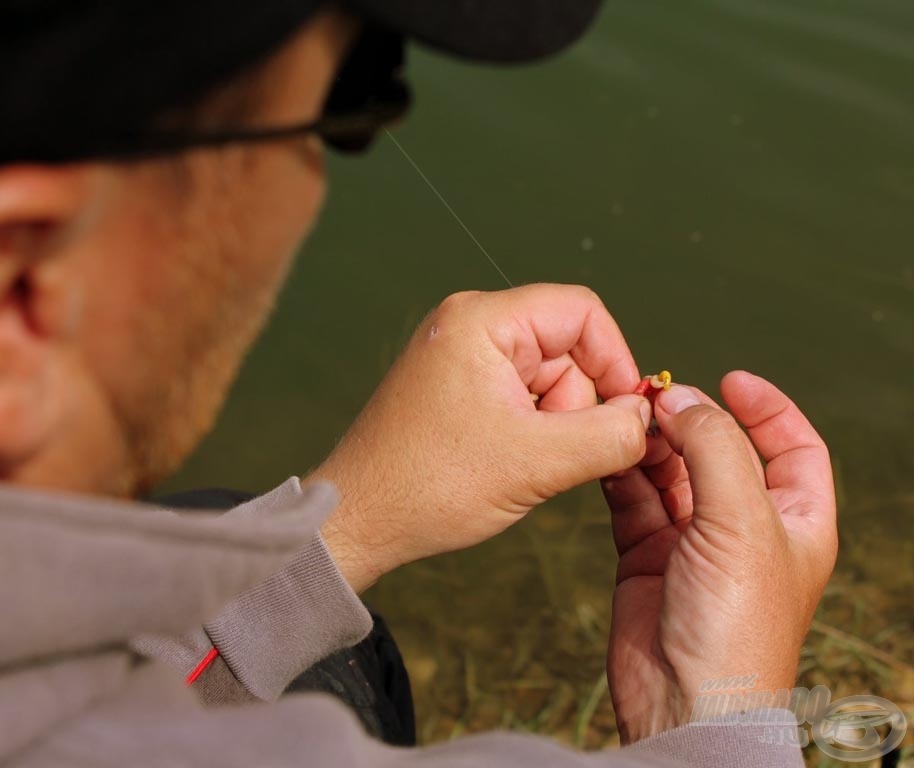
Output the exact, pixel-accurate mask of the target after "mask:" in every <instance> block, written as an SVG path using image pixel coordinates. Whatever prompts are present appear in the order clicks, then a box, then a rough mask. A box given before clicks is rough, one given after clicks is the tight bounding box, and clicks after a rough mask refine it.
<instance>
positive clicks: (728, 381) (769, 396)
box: [720, 371, 834, 505]
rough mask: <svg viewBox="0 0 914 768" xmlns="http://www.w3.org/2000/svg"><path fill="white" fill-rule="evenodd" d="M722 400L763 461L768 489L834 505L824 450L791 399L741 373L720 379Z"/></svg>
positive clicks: (811, 427) (817, 435) (757, 378)
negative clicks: (822, 499) (789, 491)
mask: <svg viewBox="0 0 914 768" xmlns="http://www.w3.org/2000/svg"><path fill="white" fill-rule="evenodd" d="M720 389H721V394H722V395H723V398H724V402H726V404H727V406H728V407H729V408H730V410H731V411H732V412H733V415H734V416H735V417H736V418H737V420H738V421H739V422H740V423H742V424H743V425H744V426H745V427H746V431H747V432H748V433H749V437H750V439H751V440H752V442H753V444H754V445H755V447H756V449H757V450H758V452H759V453H760V454H761V455H762V458H763V459H764V460H765V461H766V462H767V466H766V467H765V479H766V482H767V485H768V487H769V488H770V489H775V488H791V489H797V490H801V491H804V492H806V493H809V494H812V495H814V496H818V497H823V496H824V497H826V498H827V499H828V500H829V501H830V502H831V504H832V505H834V482H833V478H832V471H831V461H830V460H829V456H828V448H827V447H826V445H825V442H824V441H823V440H822V438H821V437H820V436H819V433H818V432H816V430H815V429H814V428H813V426H812V424H810V423H809V421H808V419H807V418H806V417H805V416H804V415H803V414H802V413H801V412H800V409H799V408H797V406H796V405H795V404H794V402H793V401H792V400H791V399H790V398H789V397H787V395H785V394H784V393H783V392H781V391H780V390H779V389H777V387H775V386H774V385H773V384H770V383H769V382H767V381H766V380H765V379H763V378H761V377H759V376H754V375H753V374H751V373H748V372H746V371H733V372H732V373H728V374H727V375H726V376H725V377H724V379H723V381H721V386H720Z"/></svg>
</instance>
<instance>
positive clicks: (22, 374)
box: [0, 0, 595, 495]
mask: <svg viewBox="0 0 914 768" xmlns="http://www.w3.org/2000/svg"><path fill="white" fill-rule="evenodd" d="M364 2H365V3H366V4H367V5H369V6H371V5H379V7H384V8H387V7H388V6H389V7H391V8H393V9H395V12H396V9H397V8H398V7H400V12H402V13H406V14H412V15H413V16H415V17H417V16H416V15H417V11H416V7H420V6H419V5H417V4H416V3H413V2H409V1H408V0H404V1H403V2H400V3H397V2H391V3H387V4H379V3H377V2H374V0H364ZM454 5H455V6H458V5H469V6H472V5H474V4H472V3H470V4H466V3H456V2H455V3H454ZM413 6H415V7H413ZM581 6H582V8H583V9H584V10H582V11H580V12H579V14H578V15H579V16H580V19H579V20H578V21H576V22H575V23H576V24H577V29H576V30H575V31H574V34H572V33H571V32H569V31H567V30H566V32H565V33H564V35H565V37H567V39H565V40H559V39H556V40H554V41H552V42H549V41H544V40H542V39H539V38H537V39H536V40H535V46H534V47H535V49H536V50H535V51H534V48H533V47H531V51H532V52H535V53H536V54H542V53H545V52H548V51H549V50H554V49H556V48H557V47H559V45H561V44H563V43H564V42H568V41H570V39H573V37H574V36H575V35H576V34H577V33H578V32H579V31H580V28H581V27H583V26H585V25H586V21H588V20H589V18H590V16H592V13H593V8H594V7H595V3H594V2H585V1H584V0H582V2H581ZM0 11H2V9H0ZM585 11H586V12H585ZM385 12H386V11H385ZM429 13H430V14H431V16H434V12H433V11H429ZM462 13H463V15H464V17H465V18H467V19H469V18H471V17H470V16H467V15H466V14H467V12H466V9H464V10H463V11H462ZM543 13H544V19H545V18H546V17H548V16H549V15H550V13H551V11H549V12H543ZM417 18H419V17H417ZM455 18H456V17H455ZM421 20H422V21H425V18H424V17H422V19H421ZM388 21H390V20H388ZM432 21H434V19H432ZM426 26H427V27H428V29H426V30H425V31H424V32H417V34H423V35H424V36H425V37H426V38H427V39H429V40H431V41H432V42H439V41H437V40H435V36H436V35H439V36H440V35H441V34H445V35H447V34H450V33H451V32H452V30H451V29H450V28H449V27H448V26H447V25H445V26H442V27H440V29H439V27H436V25H435V24H434V23H433V24H430V25H429V24H426ZM439 26H440V25H439ZM489 26H491V25H489ZM547 26H548V25H547ZM553 26H554V25H553ZM483 28H485V27H483ZM362 29H363V23H362V22H361V21H359V19H358V17H357V16H355V15H353V14H352V13H351V12H349V11H342V10H338V9H336V8H335V7H329V6H326V7H323V8H322V9H320V10H317V11H315V12H313V13H311V14H310V15H309V17H308V18H307V20H306V21H305V22H304V23H303V24H302V25H301V26H300V28H298V29H297V31H296V32H294V34H292V35H291V36H289V35H288V33H287V32H286V33H284V35H283V40H284V42H282V43H281V45H279V46H278V48H277V49H276V50H275V51H274V52H273V53H271V54H270V55H269V56H268V57H267V58H266V59H262V58H261V59H259V60H258V61H257V63H255V64H253V65H251V66H247V67H244V68H243V69H242V71H241V73H240V74H238V73H236V74H234V75H233V76H232V78H231V80H230V82H228V84H227V85H226V84H224V83H221V84H215V85H214V87H213V88H210V89H208V90H207V91H206V92H205V94H203V95H202V96H200V97H199V98H197V99H196V100H195V101H194V103H193V104H192V105H191V106H190V107H189V108H188V107H186V105H182V106H181V108H180V109H173V110H168V109H163V110H159V111H158V112H157V113H156V114H155V116H154V117H155V120H156V121H157V127H163V126H164V127H165V128H166V129H168V130H176V129H181V130H188V131H190V132H194V131H196V132H197V133H199V134H201V135H206V134H207V132H210V133H212V132H214V131H215V132H218V131H219V130H221V129H223V128H224V127H225V126H232V127H238V126H239V125H240V126H242V127H248V128H254V129H256V128H265V127H266V128H269V127H275V126H285V125H294V124H303V123H308V122H311V121H314V120H316V119H317V118H319V117H320V116H321V114H322V110H323V109H324V107H325V102H326V100H327V95H328V93H329V92H330V90H331V86H332V84H333V82H334V78H335V76H336V75H337V73H338V71H339V68H340V65H341V62H342V61H343V60H344V58H345V56H346V54H347V52H348V51H349V50H350V49H351V48H352V47H353V45H354V43H355V42H356V41H357V40H358V38H359V35H360V31H361V30H362ZM480 34H481V33H480ZM502 37H504V34H503V35H502ZM441 44H443V43H441ZM532 45H533V44H532V43H531V46H532ZM450 47H451V49H452V50H458V51H459V46H455V45H453V44H451V45H450ZM469 52H470V53H474V54H475V51H469ZM480 55H484V54H482V53H480ZM488 57H489V58H493V56H491V55H490V56H488ZM505 58H511V56H506V57H505ZM111 66H117V62H111ZM18 87H19V86H18V85H17V88H18ZM81 87H85V88H91V87H92V84H91V83H83V84H82V85H81ZM19 91H20V92H21V88H19ZM36 98H39V99H40V95H37V96H36ZM108 106H109V109H108V111H107V113H111V114H116V113H117V110H118V106H119V105H118V104H117V103H112V104H110V105H108ZM107 113H106V114H107ZM46 127H47V126H46V125H43V126H42V130H41V131H39V133H42V132H44V133H46V132H47V131H46V130H45V129H46ZM100 130H101V129H100ZM86 136H87V137H88V139H89V140H92V139H93V138H94V137H93V135H92V134H91V132H86ZM18 141H19V137H14V141H12V142H11V143H10V146H13V147H14V148H15V147H18V146H19V145H18V144H17V142H18ZM23 141H24V143H23V144H22V146H26V147H28V146H30V145H29V137H28V136H25V138H24V139H23ZM0 144H3V137H2V134H0ZM62 145H67V142H66V141H64V142H63V144H62ZM67 146H68V145H67ZM6 149H7V147H6V146H0V481H4V482H12V483H19V484H24V485H31V486H41V487H48V488H65V489H69V490H76V491H85V492H93V493H106V494H115V495H130V494H134V493H136V492H138V491H141V490H144V489H147V488H149V487H150V486H152V485H153V484H155V483H156V482H157V481H159V480H160V479H162V478H163V477H164V476H166V475H167V474H168V473H170V472H171V471H173V470H174V469H175V468H176V466H177V465H178V464H179V463H180V462H181V460H182V459H183V458H184V457H185V456H186V455H187V454H188V453H189V451H190V450H191V449H192V448H193V447H194V445H195V444H196V443H197V441H198V440H199V439H200V437H201V436H202V435H203V434H204V433H205V432H206V430H207V429H208V428H209V427H210V425H211V424H212V422H213V419H214V418H215V415H216V413H217V411H218V409H219V406H220V405H221V403H222V401H223V400H224V398H225V395H226V392H227V390H228V387H229V385H230V384H231V381H232V379H233V377H234V375H235V373H236V371H237V369H238V367H239V364H240V362H241V359H242V357H243V355H244V352H245V350H246V349H247V348H248V346H249V345H250V344H251V342H252V341H253V339H254V338H255V337H256V335H257V333H258V331H259V330H260V328H261V327H262V325H263V323H264V321H265V319H266V317H267V316H268V314H269V311H270V308H271V306H272V303H273V301H274V299H275V296H276V294H277V292H278V290H279V288H280V286H281V284H282V281H283V278H284V276H285V274H286V272H287V270H288V267H289V263H290V259H291V256H292V254H293V253H294V251H295V249H296V246H297V245H298V244H299V243H300V241H301V239H302V238H303V237H304V236H305V234H306V233H307V231H308V229H309V228H310V227H311V225H312V224H313V222H314V219H315V217H316V215H317V213H318V210H319V208H320V205H321V202H322V199H323V195H324V171H323V160H322V146H321V141H320V139H319V138H318V137H317V136H314V135H310V136H305V137H304V138H302V137H298V138H294V139H285V140H277V141H270V142H251V143H247V142H231V143H227V144H225V145H223V146H218V147H211V146H210V147H202V148H197V149H188V150H185V151H181V152H175V153H172V154H170V155H162V154H156V155H152V156H150V157H147V158H145V159H143V158H134V159H132V160H127V161H125V160H124V159H123V158H117V159H112V158H105V157H103V156H102V157H99V156H97V153H91V152H90V153H88V154H87V156H86V157H80V156H79V154H78V152H77V153H76V154H75V155H74V156H73V161H72V162H59V160H60V158H57V157H54V159H53V161H46V160H45V159H44V157H43V156H42V154H41V153H42V151H43V149H42V148H41V147H39V150H38V154H37V155H36V156H35V157H32V156H30V155H29V154H28V152H26V154H25V155H24V156H23V157H21V158H19V157H17V156H15V154H14V156H13V158H12V159H9V158H8V157H7V156H6V155H5V154H4V150H6ZM77 149H78V148H77ZM54 151H55V148H54V147H51V148H50V155H49V156H53V155H54ZM68 151H69V150H68ZM63 159H64V160H66V159H67V158H66V157H65V158H63Z"/></svg>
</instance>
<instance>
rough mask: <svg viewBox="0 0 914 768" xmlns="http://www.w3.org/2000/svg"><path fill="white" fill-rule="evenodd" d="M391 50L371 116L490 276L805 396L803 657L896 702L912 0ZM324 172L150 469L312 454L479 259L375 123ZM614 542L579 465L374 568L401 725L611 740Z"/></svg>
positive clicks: (716, 373) (912, 701)
mask: <svg viewBox="0 0 914 768" xmlns="http://www.w3.org/2000/svg"><path fill="white" fill-rule="evenodd" d="M409 71H410V73H411V80H412V82H413V84H414V86H415V90H416V93H417V94H418V99H417V105H416V109H415V112H414V114H413V115H412V116H411V118H410V119H409V120H408V121H407V123H406V124H405V125H404V126H403V127H402V128H399V129H397V131H396V134H395V135H396V137H397V140H398V141H399V142H400V143H401V144H402V146H403V147H404V149H405V150H406V151H407V152H408V153H409V155H410V156H411V157H412V158H413V159H414V161H415V162H416V163H417V164H418V166H419V167H420V168H421V169H422V171H423V172H424V173H425V174H426V175H427V176H428V177H429V178H430V179H431V180H432V182H433V183H434V184H435V186H436V187H437V188H438V189H439V190H440V192H441V194H442V195H443V196H444V197H445V198H446V199H447V201H448V202H449V203H450V205H451V206H453V208H454V209H455V210H456V211H457V212H458V213H459V215H460V217H461V218H462V219H463V220H464V222H465V223H466V225H467V226H468V227H469V229H470V230H471V231H472V232H473V233H474V235H475V236H476V237H477V238H478V239H479V240H480V241H481V242H482V243H483V244H484V246H485V247H486V249H487V250H488V251H489V252H490V253H491V254H492V256H493V258H494V259H495V261H496V262H497V263H498V264H499V266H500V267H501V268H502V269H503V270H504V272H505V274H506V275H507V276H508V277H509V278H510V280H511V281H512V282H514V283H516V284H521V283H527V282H535V281H556V282H568V283H584V284H587V285H589V286H591V287H592V288H594V289H595V290H596V291H597V292H598V293H599V294H600V295H601V296H602V297H603V299H604V301H605V302H606V304H607V305H608V307H609V308H610V310H611V311H612V313H613V314H614V316H615V317H616V318H617V320H618V321H619V323H620V325H621V326H622V328H623V330H624V332H625V334H626V336H627V338H628V341H629V343H630V346H631V348H632V349H633V351H634V353H635V356H636V358H637V359H638V361H639V364H640V365H641V367H642V370H643V371H645V372H652V371H654V370H657V369H660V368H669V369H670V370H671V371H672V372H673V374H674V377H675V378H676V379H677V380H680V381H686V382H689V383H693V384H696V385H698V386H701V387H702V388H704V389H706V390H707V391H708V392H711V393H713V394H715V395H716V394H717V382H718V381H719V379H720V377H721V375H722V374H723V373H725V372H726V371H728V370H731V369H733V368H746V369H749V370H751V371H754V372H756V373H759V374H762V375H764V376H766V377H767V378H769V379H771V380H773V381H774V382H775V383H777V384H778V385H779V386H780V387H781V388H782V389H784V390H785V391H786V392H787V393H788V394H790V395H791V396H792V397H793V398H794V399H795V400H796V401H797V402H798V404H799V405H800V406H801V408H802V409H803V410H804V411H805V412H806V413H807V414H808V415H809V416H810V417H811V419H812V421H813V422H814V424H815V425H816V426H817V427H818V428H819V430H820V431H821V433H822V434H823V435H824V437H825V439H826V441H827V442H828V444H829V446H830V447H831V450H832V455H833V458H834V464H835V472H836V482H837V487H838V495H839V504H840V519H841V547H842V549H841V554H840V559H839V564H838V568H837V571H836V574H835V576H834V578H833V580H832V583H831V586H830V587H829V590H828V592H827V594H826V598H825V600H824V603H823V605H822V607H821V609H820V611H819V614H818V617H817V620H816V623H815V624H814V626H813V630H812V632H811V633H810V636H809V638H808V643H807V646H806V649H805V650H804V656H803V659H802V665H801V672H802V680H803V682H804V683H805V684H808V685H810V686H812V685H815V684H818V683H822V684H824V685H827V686H828V687H829V688H830V689H831V690H832V694H833V698H839V697H842V696H845V695H851V694H857V693H874V694H877V695H881V696H884V697H886V698H888V699H890V700H892V701H894V702H895V703H897V704H898V705H899V706H901V707H902V709H904V710H905V711H906V712H907V713H908V718H909V721H910V720H912V716H914V600H912V592H914V439H912V435H911V428H912V424H914V388H912V380H914V249H912V244H914V3H912V2H911V0H802V1H801V0H694V2H690V3H683V2H681V1H680V0H650V1H647V2H646V1H645V0H612V1H611V2H609V3H608V4H607V7H606V9H605V11H604V12H603V14H602V16H601V18H600V20H599V23H598V24H597V26H596V27H595V29H593V30H592V32H591V33H590V34H589V36H588V37H587V38H586V39H585V40H584V41H583V42H582V43H581V44H579V45H578V46H577V47H576V48H574V49H573V50H571V51H570V52H569V53H567V54H565V55H564V56H562V57H560V58H559V59H557V60H554V61H551V62H547V63H544V64H541V65H537V66H533V67H527V68H523V69H489V68H485V67H479V66H466V65H463V64H460V63H458V62H454V61H450V60H446V59H443V58H440V57H437V56H436V57H433V56H430V55H426V54H425V53H424V52H422V51H421V50H415V49H414V50H413V51H412V55H411V60H410V66H409ZM329 171H330V178H331V193H330V198H329V202H328V205H327V209H326V211H325V214H324V216H323V219H322V221H321V224H320V226H319V228H318V230H317V231H316V232H315V233H314V235H313V237H312V238H311V240H310V242H309V243H308V244H307V247H306V248H305V249H304V250H303V252H302V254H301V257H300V259H299V261H298V264H297V268H296V270H295V272H294V274H293V276H292V279H291V281H290V283H289V285H288V288H287V290H286V292H285V294H284V296H283V299H282V301H281V304H280V306H279V308H278V310H277V312H276V315H275V317H274V319H273V322H272V324H271V325H270V327H269V329H268V331H267V333H266V334H265V335H264V337H263V338H262V340H261V342H260V343H259V345H258V346H257V348H256V349H255V350H254V352H253V354H252V355H251V356H250V358H249V360H248V363H247V366H246V368H245V370H244V372H243V374H242V376H241V379H240V381H239V382H238V384H237V386H236V388H235V390H234V395H233V397H232V400H231V402H230V404H229V406H228V408H227V410H226V412H225V413H224V416H223V418H222V419H221V422H220V424H219V426H218V428H217V429H216V430H215V431H214V432H213V434H212V435H211V436H210V437H209V439H208V440H207V441H206V442H205V444H204V445H203V446H202V448H201V449H200V451H199V452H198V453H197V454H196V455H195V456H194V457H193V459H192V460H191V461H190V462H189V463H188V464H187V465H186V467H185V468H184V470H183V472H182V473H181V474H180V475H179V476H178V477H177V478H175V479H174V480H173V481H172V482H171V483H170V485H169V490H175V489H183V488H188V487H200V486H213V485H216V486H230V487H234V488H239V489H244V490H250V491H260V490H265V489H268V488H270V487H272V486H275V485H277V484H278V483H280V482H281V481H283V480H284V479H286V478H287V477H288V476H290V475H293V474H299V475H301V474H305V473H307V472H308V470H309V469H310V468H311V467H313V466H314V465H316V464H318V463H319V462H320V461H321V459H322V458H323V457H324V456H325V455H326V454H327V453H328V452H329V451H330V449H331V448H332V447H333V445H334V443H335V442H336V441H337V440H338V439H339V438H340V437H341V436H342V434H343V433H344V431H345V429H346V428H347V426H348V425H349V423H350V422H351V421H352V420H353V418H354V417H355V416H356V414H357V413H358V411H359V410H360V408H361V406H362V405H363V403H364V402H365V401H366V400H367V398H368V397H369V395H370V393H371V392H372V390H373V389H374V387H375V386H376V385H377V383H378V381H379V380H380V378H381V377H382V376H383V374H384V372H385V371H386V369H387V368H388V366H389V365H390V364H391V362H392V361H393V359H394V358H395V356H396V355H397V352H398V350H399V349H400V348H401V347H402V346H403V344H404V343H405V341H406V340H407V339H408V337H409V335H410V333H411V331H412V329H413V328H414V327H415V325H416V324H417V322H418V321H419V320H420V319H421V317H422V316H423V315H424V314H425V313H426V312H427V311H428V310H429V309H430V308H431V307H433V306H434V305H435V304H437V303H438V302H439V301H440V300H441V299H442V298H443V297H444V296H446V295H447V294H449V293H452V292H454V291H457V290H462V289H467V288H475V289H486V290H497V289H500V288H503V287H505V282H504V280H503V279H502V277H501V276H500V275H499V274H498V272H497V271H496V270H495V269H494V268H493V267H492V265H491V264H489V262H488V261H487V260H486V258H485V256H484V255H483V254H482V253H481V252H480V251H479V250H478V249H477V248H476V246H475V245H474V244H473V242H472V241H471V240H470V239H469V238H468V237H467V235H466V233H465V232H463V230H462V229H461V228H460V227H459V225H458V224H457V223H456V222H455V220H454V219H453V218H452V217H451V215H450V214H449V213H448V211H447V210H446V209H445V207H444V206H443V205H442V204H441V202H440V201H439V200H438V199H437V198H436V197H435V195H434V194H433V193H432V192H431V191H430V189H429V188H428V187H427V186H426V184H425V183H424V182H423V180H422V179H421V178H420V177H419V176H418V175H417V173H416V171H415V170H414V169H413V168H412V167H411V165H410V164H409V163H408V162H407V161H406V159H405V158H404V156H403V155H402V154H401V152H400V151H399V150H398V148H397V147H396V146H395V145H394V144H393V143H392V141H391V140H390V139H389V138H387V137H383V138H382V140H381V141H380V142H379V144H378V146H377V147H376V148H375V150H374V151H373V152H372V153H371V154H370V155H369V156H368V157H367V158H364V159H356V160H341V159H339V158H331V160H330V168H329ZM435 385H436V383H435V382H434V381H429V382H428V386H429V387H434V386H435ZM614 565H615V554H614V552H613V547H612V540H611V532H610V527H609V516H608V514H607V511H606V509H605V507H604V504H603V500H602V497H601V496H600V494H599V491H598V489H595V488H588V489H582V490H580V491H579V492H575V493H572V494H568V495H566V496H564V497H562V498H559V499H556V500H555V501H554V502H552V503H550V504H548V505H547V506H546V507H544V508H542V509H540V510H538V511H537V512H536V513H535V514H533V515H531V516H530V517H529V518H528V519H527V520H526V521H525V522H523V523H522V524H521V525H518V526H517V527H516V528H514V529H513V530H511V531H509V532H508V533H507V534H505V535H503V536H502V537H500V538H499V539H497V540H495V541H492V542H489V543H488V544H487V545H485V546H482V547H479V548H477V549H475V550H473V551H470V552H464V553H460V554H457V555H453V556H448V557H442V558H439V559H436V560H434V561H428V562H423V563H418V564H416V565H414V566H412V567H409V568H406V569H403V570H402V571H401V572H399V573H396V574H393V575H392V576H390V577H388V578H387V579H385V580H384V581H383V582H382V583H381V584H380V585H378V586H377V587H376V588H375V589H374V590H373V591H372V592H370V593H369V594H368V595H367V598H366V599H367V601H368V602H369V603H371V604H372V605H373V606H374V607H375V608H377V609H379V610H380V611H382V612H383V613H384V614H385V615H386V617H387V618H388V621H389V623H390V624H391V626H392V629H393V630H394V632H395V634H396V635H397V637H398V639H399V640H400V642H401V644H402V647H403V650H404V653H405V655H406V661H407V665H408V667H409V669H410V672H411V675H412V677H413V682H414V686H415V693H416V700H417V709H418V717H419V732H420V738H421V739H422V740H423V741H425V742H432V741H440V740H445V739H449V738H453V737H454V736H457V735H459V734H461V733H466V732H473V731H478V730H484V729H490V728H493V727H503V728H511V729H518V730H529V731H536V732H542V733H548V734H552V735H557V736H559V737H560V738H562V739H564V740H566V741H567V742H569V743H572V744H577V745H581V746H585V747H588V748H596V747H601V746H604V745H610V744H613V743H617V741H618V737H617V735H616V732H615V728H614V722H613V716H612V709H611V706H610V702H609V696H608V694H607V691H606V686H605V681H604V671H603V670H604V659H603V654H604V650H605V642H606V636H607V632H608V627H609V616H610V601H611V597H612V584H613V572H614ZM758 631H759V632H772V631H775V632H776V631H777V627H759V628H758ZM912 743H914V741H912V735H911V734H910V733H909V734H908V737H907V739H906V742H905V744H906V745H907V746H906V749H905V751H904V752H903V756H902V763H901V764H903V765H904V764H907V765H914V747H912V746H911V745H912ZM807 760H808V762H809V763H810V765H828V764H829V763H828V761H827V760H826V759H825V758H824V757H823V756H822V755H821V753H819V752H818V751H817V750H815V749H814V748H813V749H810V750H808V754H807Z"/></svg>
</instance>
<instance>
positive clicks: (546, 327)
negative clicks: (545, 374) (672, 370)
mask: <svg viewBox="0 0 914 768" xmlns="http://www.w3.org/2000/svg"><path fill="white" fill-rule="evenodd" d="M489 300H490V302H491V303H490V314H489V317H490V320H489V321H488V324H487V327H488V331H489V336H490V338H491V339H492V341H493V343H494V344H495V346H496V347H497V348H498V349H499V351H501V353H502V354H504V355H505V356H506V357H508V358H509V359H510V360H511V361H512V362H513V363H514V366H515V368H516V369H517V371H518V374H519V375H520V376H521V378H522V379H523V380H524V382H525V383H527V384H529V382H530V381H532V380H533V378H534V377H535V375H536V372H537V369H538V368H539V365H540V364H541V363H542V361H543V360H544V359H546V360H550V359H553V358H557V357H561V356H562V355H565V354H568V355H570V356H571V358H572V359H573V360H574V362H575V364H576V365H577V366H578V368H580V369H581V371H582V372H583V373H584V374H585V375H586V376H588V377H589V378H590V379H592V380H593V381H594V384H595V387H596V390H597V394H599V395H600V397H602V398H603V399H605V400H608V399H609V398H612V397H615V396H617V395H622V394H630V393H631V392H632V391H633V390H634V389H635V387H636V386H637V385H638V382H639V381H640V377H639V375H638V367H637V366H636V365H635V360H634V358H633V357H632V353H631V351H630V350H629V348H628V344H627V343H626V342H625V338H624V337H623V335H622V331H621V330H619V326H618V325H617V324H616V321H615V320H613V318H612V315H610V314H609V311H608V310H607V309H606V307H605V306H604V304H603V302H602V301H601V300H600V297H599V296H597V294H596V293H594V292H593V291H592V290H590V289H589V288H585V287H583V286H579V285H556V284H547V283H540V284H535V285H525V286H522V287H520V288H513V289H511V290H507V291H499V292H498V293H492V294H489Z"/></svg>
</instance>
